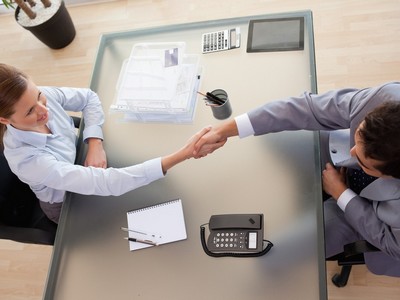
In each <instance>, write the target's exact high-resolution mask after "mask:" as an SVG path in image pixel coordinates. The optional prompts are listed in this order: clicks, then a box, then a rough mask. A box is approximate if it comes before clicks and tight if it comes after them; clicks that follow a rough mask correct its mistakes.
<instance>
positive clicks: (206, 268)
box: [45, 11, 326, 300]
mask: <svg viewBox="0 0 400 300" xmlns="http://www.w3.org/2000/svg"><path fill="white" fill-rule="evenodd" d="M291 16H303V17H304V19H305V30H304V35H305V36H304V50H302V51H286V52H262V53H247V52H246V43H247V29H248V24H249V21H250V20H254V19H264V18H277V17H291ZM232 27H240V29H241V46H240V48H238V49H233V50H228V51H223V52H218V53H209V54H200V53H201V35H202V33H205V32H212V31H216V30H219V29H227V28H232ZM180 41H183V42H186V53H193V54H196V53H197V54H200V56H201V57H200V65H201V66H202V67H203V72H202V81H201V87H200V90H201V91H203V92H204V91H211V90H213V89H217V88H222V89H225V90H226V91H227V92H228V94H229V98H230V101H231V105H232V109H233V115H232V117H233V116H236V115H239V114H241V113H245V112H247V111H248V110H250V109H252V108H255V107H257V106H259V105H261V104H263V103H265V102H266V101H274V100H276V99H279V98H283V97H286V96H293V95H299V94H301V93H302V92H304V91H312V92H316V74H315V61H314V40H313V26H312V14H311V12H309V11H306V12H295V13H288V14H274V15H259V16H249V17H243V18H235V19H225V20H218V21H207V22H201V23H192V24H182V25H173V26H164V27H160V28H150V29H143V30H135V31H128V32H121V33H113V34H106V35H104V36H102V38H101V41H100V46H99V50H98V54H97V60H96V63H95V66H94V71H93V76H92V80H91V88H92V89H93V90H94V91H96V92H97V93H98V94H99V96H100V99H101V100H102V103H103V108H104V110H105V111H106V112H108V111H109V107H110V105H111V103H113V99H114V97H115V93H116V83H117V80H118V75H119V73H120V69H121V66H122V64H123V61H124V60H125V59H126V58H128V57H129V55H130V51H131V49H132V46H133V45H134V44H136V43H139V42H180ZM219 122H221V121H218V120H216V119H214V118H213V115H212V112H211V110H210V108H209V107H207V106H206V105H204V103H203V101H202V100H200V99H199V100H198V103H197V107H196V113H195V117H194V121H193V123H192V124H185V125H183V124H170V123H169V124H168V123H165V124H161V123H137V122H121V121H120V116H119V115H118V114H108V115H107V117H106V122H105V124H104V136H105V141H104V146H105V149H106V152H107V154H108V163H109V166H112V167H122V166H127V165H130V164H137V163H141V162H143V161H145V160H148V159H151V158H154V157H158V156H162V155H165V154H167V153H170V152H172V151H174V150H175V149H177V148H178V147H180V146H181V145H183V144H184V143H185V142H186V140H187V139H188V138H189V137H190V136H192V134H194V133H195V132H197V131H198V130H200V129H201V128H203V127H204V126H206V125H208V124H218V123H219ZM318 141H319V139H318V134H317V133H313V132H306V131H299V132H282V133H276V134H269V135H265V136H260V137H248V138H246V139H243V140H239V138H231V139H230V140H229V141H228V143H227V144H226V145H225V146H224V147H223V148H222V149H220V150H218V151H216V152H215V153H213V154H211V155H209V156H207V157H206V158H203V159H200V160H194V159H192V160H188V161H186V162H184V163H182V164H180V165H179V166H177V167H175V168H174V169H172V170H171V171H169V174H168V175H167V176H166V178H164V179H161V180H159V181H157V182H154V183H152V184H150V185H148V186H146V187H142V188H139V189H137V190H134V191H132V192H129V193H127V194H125V195H123V196H120V197H98V196H82V195H76V194H70V195H68V197H67V199H66V200H65V203H64V206H63V210H62V216H61V220H60V224H59V228H58V233H57V238H56V242H55V246H54V253H53V257H52V262H51V267H50V271H49V275H48V281H47V285H46V291H45V299H54V300H61V299H68V300H70V299H96V300H100V299H107V300H109V299H253V300H255V299H285V300H286V299H308V300H312V299H326V275H325V258H324V238H323V221H322V220H323V216H322V199H321V182H320V162H319V146H318ZM84 152H85V149H84V147H82V149H81V151H80V153H79V157H78V161H79V160H80V161H82V157H83V154H84ZM175 198H181V199H182V201H183V208H184V214H185V220H186V229H187V234H188V238H187V240H184V241H180V242H176V243H172V244H167V245H162V246H159V247H153V248H149V249H145V250H140V251H134V252H130V251H129V247H128V243H127V241H126V240H124V239H123V237H124V236H126V233H125V232H122V231H121V230H120V227H121V226H126V225H127V218H126V212H127V211H128V210H131V209H135V208H140V207H144V206H148V205H152V204H156V203H160V202H164V201H166V200H171V199H175ZM225 213H263V214H264V218H265V224H264V237H265V238H266V239H268V240H271V241H272V242H273V243H274V247H273V248H272V250H271V251H270V252H269V253H268V254H267V255H265V256H262V257H258V258H212V257H209V256H207V255H206V254H205V253H204V252H203V249H202V247H201V243H200V228H199V226H200V225H202V224H204V223H208V221H209V218H210V216H211V215H214V214H225Z"/></svg>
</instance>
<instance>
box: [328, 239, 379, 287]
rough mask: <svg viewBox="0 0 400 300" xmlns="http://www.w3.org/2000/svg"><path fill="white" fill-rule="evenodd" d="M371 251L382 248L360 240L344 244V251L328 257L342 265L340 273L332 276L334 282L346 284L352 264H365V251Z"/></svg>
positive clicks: (340, 284)
mask: <svg viewBox="0 0 400 300" xmlns="http://www.w3.org/2000/svg"><path fill="white" fill-rule="evenodd" d="M371 251H380V250H379V249H378V248H376V247H375V246H373V245H371V244H370V243H368V242H367V241H364V240H360V241H356V242H354V243H350V244H347V245H344V247H343V252H342V253H339V254H337V255H334V256H332V257H329V258H327V260H329V261H337V263H338V265H339V266H342V269H341V271H340V273H337V274H335V275H333V276H332V283H333V284H334V285H335V286H337V287H344V286H346V284H347V281H348V279H349V276H350V272H351V268H352V266H353V265H363V264H365V260H364V253H365V252H371Z"/></svg>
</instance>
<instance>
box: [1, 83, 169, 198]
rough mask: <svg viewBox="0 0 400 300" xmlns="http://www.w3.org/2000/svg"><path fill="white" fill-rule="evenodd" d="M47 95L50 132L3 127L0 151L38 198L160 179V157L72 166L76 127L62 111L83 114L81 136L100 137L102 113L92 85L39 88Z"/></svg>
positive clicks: (112, 191) (110, 191)
mask: <svg viewBox="0 0 400 300" xmlns="http://www.w3.org/2000/svg"><path fill="white" fill-rule="evenodd" d="M39 89H40V90H41V91H42V93H43V94H44V95H45V96H46V98H47V108H48V109H49V121H48V123H47V126H48V127H49V129H50V131H51V133H50V134H42V133H37V132H31V131H23V130H19V129H16V128H14V127H13V126H11V125H7V130H6V132H5V134H4V138H3V142H4V155H5V157H6V159H7V161H8V164H9V165H10V168H11V170H12V171H13V172H14V174H16V175H17V176H18V177H19V179H20V180H21V181H23V182H25V183H27V184H28V185H29V186H30V187H31V189H32V190H33V191H34V193H35V194H36V196H37V197H38V198H39V200H41V201H44V202H49V203H59V202H62V201H63V200H64V197H65V193H66V191H69V192H74V193H78V194H85V195H100V196H108V195H115V196H118V195H121V194H124V193H126V192H128V191H130V190H133V189H135V188H138V187H140V186H143V185H146V184H149V183H150V182H152V181H154V180H157V179H159V178H162V177H164V174H163V172H162V167H161V158H156V159H152V160H149V161H146V162H144V163H142V164H138V165H135V166H130V167H126V168H118V169H117V168H107V169H102V168H95V167H84V166H80V165H74V161H75V156H76V142H77V136H76V130H75V127H74V125H73V121H72V118H71V117H70V116H69V115H68V113H67V112H66V111H75V112H82V114H83V118H84V120H85V129H84V132H83V139H84V140H86V139H88V138H92V137H93V138H100V139H103V134H102V129H101V127H102V125H103V122H104V113H103V110H102V107H101V103H100V100H99V98H98V96H97V94H96V93H94V92H93V91H91V90H90V89H79V88H55V87H39Z"/></svg>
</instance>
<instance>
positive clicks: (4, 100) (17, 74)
mask: <svg viewBox="0 0 400 300" xmlns="http://www.w3.org/2000/svg"><path fill="white" fill-rule="evenodd" d="M27 85H28V76H27V75H26V74H25V73H23V72H22V71H20V70H18V69H17V68H14V67H12V66H9V65H6V64H2V63H0V117H2V118H6V119H8V118H10V117H11V116H12V115H13V114H14V112H15V111H14V105H15V104H16V103H17V102H18V100H19V99H20V98H21V96H22V95H23V93H24V92H25V91H26V89H27ZM6 129H7V127H6V125H4V124H0V145H1V146H2V145H3V136H4V133H5V131H6Z"/></svg>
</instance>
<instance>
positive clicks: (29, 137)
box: [7, 125, 50, 148]
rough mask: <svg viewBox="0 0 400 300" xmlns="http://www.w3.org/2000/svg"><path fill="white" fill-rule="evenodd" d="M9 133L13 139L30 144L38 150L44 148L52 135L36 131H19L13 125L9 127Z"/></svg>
mask: <svg viewBox="0 0 400 300" xmlns="http://www.w3.org/2000/svg"><path fill="white" fill-rule="evenodd" d="M7 131H9V133H10V134H11V135H12V137H13V139H14V140H16V141H19V142H20V143H25V144H29V145H32V146H35V147H38V148H41V147H44V146H45V145H46V142H47V137H48V136H49V135H50V134H43V133H38V132H34V131H25V130H20V129H17V128H15V127H13V126H11V125H7Z"/></svg>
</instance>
